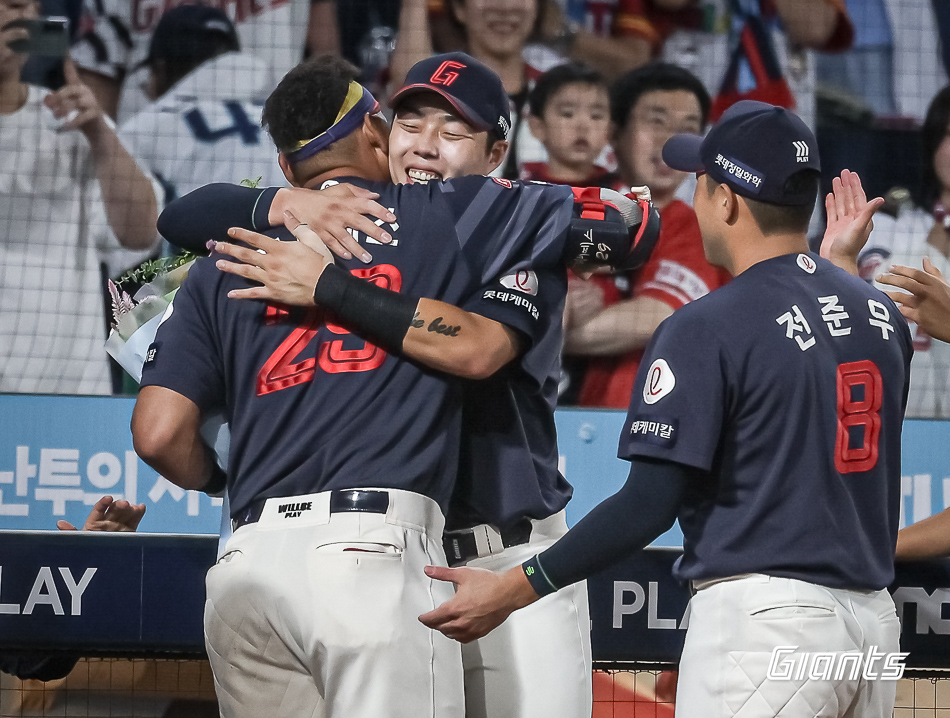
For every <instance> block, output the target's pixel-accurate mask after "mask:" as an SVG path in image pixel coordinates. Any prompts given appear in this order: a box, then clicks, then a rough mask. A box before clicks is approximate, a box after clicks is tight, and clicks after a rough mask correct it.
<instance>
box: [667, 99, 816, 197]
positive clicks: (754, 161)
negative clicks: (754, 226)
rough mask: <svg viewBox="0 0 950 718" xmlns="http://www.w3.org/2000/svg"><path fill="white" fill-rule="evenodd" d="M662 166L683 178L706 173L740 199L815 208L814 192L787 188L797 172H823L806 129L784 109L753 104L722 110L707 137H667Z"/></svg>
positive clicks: (812, 138)
mask: <svg viewBox="0 0 950 718" xmlns="http://www.w3.org/2000/svg"><path fill="white" fill-rule="evenodd" d="M663 161H664V162H666V164H667V165H669V166H670V167H672V168H673V169H675V170H680V171H681V172H706V173H707V174H709V176H710V177H712V178H713V179H714V180H715V181H716V182H721V183H723V184H727V185H729V186H730V187H732V189H733V190H735V192H736V194H739V195H742V196H743V197H747V198H749V199H754V200H758V201H760V202H767V203H769V204H781V205H803V204H809V203H811V202H814V200H815V193H814V191H804V192H799V193H790V192H788V191H787V190H786V188H785V183H786V181H787V180H788V179H789V178H790V177H791V176H792V175H794V174H796V173H798V172H799V171H801V170H815V171H816V172H820V171H821V163H820V162H819V161H818V142H817V141H816V140H815V135H814V134H813V133H812V131H811V130H810V129H808V125H806V124H805V123H804V122H802V119H801V118H800V117H799V116H798V115H796V114H795V113H794V112H791V111H789V110H786V109H785V108H784V107H776V106H775V105H769V104H767V103H765V102H756V101H754V100H743V101H742V102H737V103H736V104H734V105H733V106H732V107H730V108H729V109H728V110H726V111H725V112H724V113H723V114H722V117H720V118H719V121H718V122H717V123H716V124H715V125H713V126H712V128H711V129H710V130H709V133H708V134H707V135H706V136H705V137H700V136H698V135H675V136H674V137H671V138H670V139H669V140H667V142H666V144H665V145H663Z"/></svg>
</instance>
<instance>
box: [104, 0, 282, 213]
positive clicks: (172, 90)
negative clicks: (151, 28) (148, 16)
mask: <svg viewBox="0 0 950 718" xmlns="http://www.w3.org/2000/svg"><path fill="white" fill-rule="evenodd" d="M240 49H241V45H240V41H239V40H238V37H237V32H236V31H235V29H234V25H233V24H232V23H231V21H230V20H228V17H227V15H225V14H224V13H223V12H221V11H220V10H218V9H217V8H213V7H209V6H207V5H180V6H179V7H176V8H173V9H171V10H169V11H168V12H166V13H165V14H164V15H162V18H161V20H160V21H159V23H158V25H157V27H156V28H155V33H154V35H153V36H152V41H151V44H150V45H149V52H148V57H147V58H146V60H145V62H146V64H147V66H148V68H149V86H150V95H151V99H152V100H153V101H152V102H150V103H149V104H148V105H147V106H146V107H145V108H143V109H142V111H141V112H138V113H137V114H135V115H134V116H133V117H131V118H130V119H129V120H128V121H126V122H124V123H123V124H122V126H121V127H120V128H119V136H120V137H121V138H122V139H123V141H125V142H126V143H127V144H128V145H129V147H130V149H131V151H132V153H133V154H134V155H135V156H136V157H138V158H139V159H140V160H141V161H142V162H143V163H144V164H145V165H146V166H147V167H148V168H149V169H150V170H151V171H152V173H153V174H155V175H156V176H158V177H161V178H162V180H163V181H164V182H165V183H166V186H168V187H169V188H170V189H172V190H173V191H174V193H175V195H176V196H177V195H182V194H185V193H186V192H190V191H191V190H193V189H195V188H196V187H199V186H201V185H204V184H207V183H208V182H217V181H221V182H240V181H241V180H242V179H245V178H247V179H251V180H256V179H259V181H260V182H261V183H262V184H263V185H265V186H267V185H274V184H277V185H279V184H282V183H283V175H281V174H280V169H279V168H278V167H277V163H276V162H274V150H273V146H272V145H271V143H270V140H269V138H268V137H267V136H266V135H265V134H264V131H263V130H262V129H261V109H262V108H263V99H264V98H265V97H266V96H267V95H268V94H269V92H270V90H271V88H272V87H273V83H272V80H271V77H270V72H269V70H268V68H267V65H266V63H265V62H264V61H263V60H260V59H258V58H257V57H254V56H253V55H250V54H247V53H242V52H240ZM236 76H239V77H241V78H242V82H241V84H240V85H239V86H235V84H234V82H233V78H234V77H236Z"/></svg>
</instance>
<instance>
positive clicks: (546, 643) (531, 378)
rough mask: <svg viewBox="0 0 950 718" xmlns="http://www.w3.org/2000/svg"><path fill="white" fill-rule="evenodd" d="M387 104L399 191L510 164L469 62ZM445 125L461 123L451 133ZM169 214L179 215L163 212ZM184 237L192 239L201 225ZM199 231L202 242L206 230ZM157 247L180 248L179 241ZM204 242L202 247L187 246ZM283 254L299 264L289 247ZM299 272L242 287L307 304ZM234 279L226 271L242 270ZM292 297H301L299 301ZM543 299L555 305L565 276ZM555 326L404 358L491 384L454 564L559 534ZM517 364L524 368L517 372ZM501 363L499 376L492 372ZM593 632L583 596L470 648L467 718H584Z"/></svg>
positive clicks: (460, 498) (271, 274) (469, 427)
mask: <svg viewBox="0 0 950 718" xmlns="http://www.w3.org/2000/svg"><path fill="white" fill-rule="evenodd" d="M447 72H452V73H454V75H455V77H454V78H453V80H452V82H451V83H445V82H436V80H439V79H442V78H444V77H445V74H446V73H447ZM390 104H391V105H392V106H393V109H394V110H395V113H396V115H395V121H394V125H393V129H392V132H391V134H390V162H389V163H390V169H391V171H392V174H393V177H394V178H395V179H396V180H397V181H400V182H409V183H427V182H430V181H432V180H436V179H437V180H442V179H448V178H451V177H453V176H456V175H457V174H464V173H480V174H484V173H487V172H489V171H491V169H492V167H494V166H496V165H497V164H498V163H499V162H500V161H501V159H502V158H503V157H504V149H505V147H504V145H505V143H504V141H503V138H504V133H503V132H501V133H498V134H495V133H496V132H498V130H497V125H495V124H494V123H493V122H491V120H490V118H492V117H504V116H505V115H506V114H507V107H508V104H507V100H506V98H505V95H504V90H503V88H502V85H501V82H500V80H499V79H498V77H497V76H496V75H495V74H494V73H492V72H491V71H489V70H487V69H486V68H484V67H483V66H482V65H481V64H480V63H478V62H477V61H475V60H473V59H472V58H470V57H468V56H467V55H464V54H462V53H453V54H450V55H441V56H436V57H434V58H430V59H429V60H425V61H422V62H420V63H418V64H417V65H415V66H414V67H413V69H412V71H411V72H410V74H409V76H408V78H407V81H406V86H405V88H403V89H402V90H400V91H399V92H397V93H396V94H395V95H394V97H393V98H392V99H391V101H390ZM450 114H451V115H452V116H453V117H455V118H456V119H454V120H453V119H449V120H448V121H447V120H446V117H447V116H449V115H450ZM460 138H464V139H460ZM466 142H468V143H471V144H469V145H468V147H469V148H470V149H469V151H468V152H467V153H465V152H464V151H463V150H460V149H459V147H460V146H461V147H463V148H464V147H465V146H466ZM472 150H474V151H472ZM196 194H198V193H196ZM248 194H250V193H248ZM284 194H288V193H284ZM307 194H308V193H305V196H304V202H306V199H309V197H308V196H307ZM312 194H313V193H309V195H312ZM280 196H282V195H281V193H280V192H279V193H277V196H276V197H275V199H274V202H273V204H271V205H268V199H267V198H266V197H264V196H261V201H260V202H256V198H255V204H256V214H257V215H258V216H268V214H269V215H271V216H272V215H273V214H274V205H277V204H278V200H279V197H280ZM174 211H175V207H174V206H173V207H170V208H169V212H172V213H173V212H174ZM293 211H294V212H300V213H303V214H306V216H307V217H308V224H309V225H310V229H317V230H318V231H319V227H318V222H319V217H318V214H317V213H316V212H314V211H313V209H312V208H310V207H308V206H307V205H306V204H297V205H295V207H294V210H293ZM166 214H168V212H166ZM249 215H250V212H248V213H247V216H249ZM163 222H164V219H163ZM181 224H182V225H183V228H189V230H190V231H191V232H192V233H195V232H196V231H198V230H196V226H198V223H192V222H191V221H190V220H189V221H187V222H182V223H181ZM164 228H165V227H164V224H163V229H164ZM200 231H201V232H207V231H208V230H207V227H202V229H201V230H200ZM165 234H166V236H168V237H169V238H170V239H172V240H173V241H181V236H180V235H179V233H178V232H171V231H166V232H165ZM202 236H207V235H206V234H196V235H195V238H196V239H197V238H198V237H202ZM218 249H219V251H222V252H225V253H227V254H231V255H233V256H236V257H237V258H238V259H242V260H245V261H247V262H249V263H250V264H252V265H254V266H257V265H259V264H260V261H259V257H257V256H255V255H253V254H248V253H247V250H240V249H233V248H231V247H229V246H225V245H219V247H218ZM280 251H281V252H282V253H286V254H290V253H292V252H294V251H297V255H300V254H305V253H302V252H300V251H299V248H294V247H292V246H285V247H281V248H280ZM305 259H306V257H301V258H299V259H298V260H297V261H285V262H284V266H286V267H287V268H288V269H289V270H292V271H294V272H295V274H296V276H294V277H289V276H278V274H277V270H276V269H275V268H273V267H264V272H265V273H266V274H265V275H264V276H261V274H259V273H255V274H254V275H253V276H252V275H250V274H245V275H244V276H252V278H254V279H257V280H259V281H263V282H264V284H265V288H266V289H267V290H268V291H270V292H273V293H266V294H262V295H259V296H264V297H266V298H268V299H270V300H272V301H273V300H277V301H281V302H283V303H290V304H295V303H303V304H307V303H310V302H311V296H310V295H311V291H310V290H309V287H312V286H313V284H314V283H315V281H316V278H315V276H314V275H313V272H314V271H315V270H312V269H309V268H308V267H307V264H306V262H305ZM312 259H313V260H314V261H316V258H315V257H313V258H312ZM239 266H240V265H233V264H225V265H222V268H224V269H225V270H226V271H239V270H238V267H239ZM536 282H537V279H536V277H535V275H534V272H533V271H531V270H528V271H524V272H520V273H517V274H514V275H510V276H508V277H505V278H502V280H501V284H500V286H498V287H497V288H496V290H495V292H498V291H501V292H502V293H503V295H504V296H509V295H510V296H517V294H516V292H517V291H519V290H520V291H525V292H526V293H527V294H528V295H535V294H536V293H537V292H538V291H539V290H538V287H537V286H535V284H536ZM294 290H302V291H300V293H299V294H296V295H295V294H294V293H293V292H294ZM512 290H515V291H512ZM544 291H545V292H548V293H550V294H551V295H552V296H553V297H554V298H555V301H556V302H557V304H558V306H559V307H560V306H562V305H563V300H564V286H563V275H562V276H561V278H560V279H559V280H558V282H557V283H554V282H549V283H548V285H547V287H545V289H544ZM559 315H560V311H558V313H557V315H554V314H552V315H550V316H548V317H542V319H541V321H542V322H544V327H543V330H542V331H539V333H538V336H539V340H538V341H537V342H536V343H535V344H534V345H533V346H532V347H531V348H530V349H529V350H528V351H526V352H524V353H523V354H521V347H520V346H519V344H518V343H517V342H515V341H510V340H509V341H508V342H507V343H503V344H501V345H500V346H502V347H503V348H504V350H505V351H504V352H503V353H501V354H497V353H493V352H491V351H488V350H487V349H488V348H489V346H491V345H488V344H485V343H479V342H467V343H457V344H456V345H455V346H453V347H452V349H453V352H452V354H451V355H447V352H446V351H445V350H444V349H442V350H441V351H440V352H439V353H438V354H436V353H419V352H412V351H411V350H410V348H408V347H403V351H404V353H405V354H406V355H407V356H408V357H410V358H412V359H415V360H418V361H423V362H425V363H426V364H427V365H429V366H432V367H434V368H437V369H441V370H443V371H448V372H450V373H454V374H458V375H462V376H466V377H469V378H481V379H484V378H485V377H486V376H488V375H492V376H490V378H487V379H486V380H484V381H480V382H478V383H477V384H474V383H470V384H466V385H465V403H464V407H465V408H464V411H463V434H462V436H463V438H462V462H461V464H460V469H459V483H458V485H457V488H456V491H455V493H454V495H453V498H452V502H451V504H450V509H449V513H448V516H447V531H446V534H445V548H446V552H447V554H448V555H449V560H450V562H451V563H453V564H456V565H461V564H470V565H476V566H485V567H491V568H509V567H510V566H514V565H517V564H519V563H520V562H521V561H523V560H525V559H526V558H527V557H529V556H531V555H533V554H534V553H536V552H538V551H539V550H543V549H544V548H546V547H547V546H548V545H550V544H551V543H552V542H553V541H554V540H555V538H557V537H558V536H560V535H562V534H563V533H564V532H565V531H566V530H567V529H566V522H565V518H564V506H565V504H566V503H567V501H568V500H569V498H570V496H571V492H572V489H571V487H570V485H569V484H568V483H567V482H566V481H565V480H564V478H563V476H561V474H560V473H559V471H558V468H557V457H558V453H557V441H556V433H555V427H554V422H553V408H554V405H555V400H556V386H557V381H556V379H557V375H558V368H559V356H558V354H559V348H560V346H561V334H560V330H561V323H560V321H559ZM482 321H484V320H482ZM356 330H357V331H358V330H359V326H358V325H357V327H356ZM470 336H471V335H470ZM519 354H521V356H520V358H519V361H516V362H513V361H512V360H514V359H516V358H518V355H519ZM508 364H510V366H509V367H508V368H506V369H505V370H504V371H502V372H498V371H497V370H498V369H500V368H501V367H502V366H505V365H508ZM473 367H477V371H475V372H473V370H472V369H473ZM589 625H590V619H589V613H588V608H587V594H586V587H585V586H584V585H583V584H579V585H576V586H573V587H569V588H568V589H566V590H564V591H561V592H558V593H557V594H555V595H552V596H550V597H548V598H546V599H545V600H544V601H542V602H539V603H538V604H537V605H536V606H534V607H532V610H531V611H528V612H524V613H523V614H519V615H518V616H517V617H516V619H515V620H513V621H511V622H510V623H509V624H506V626H505V628H504V630H503V631H500V632H498V633H497V634H493V635H492V636H489V637H487V638H486V639H485V640H483V641H480V642H478V644H476V645H472V646H466V647H464V648H463V660H464V663H465V675H466V712H467V715H469V716H483V715H488V716H493V715H517V716H549V715H551V714H552V713H553V714H555V715H559V714H562V715H586V714H589V713H590V711H591V687H590V675H591V666H590V663H591V659H590V638H589ZM542 629H543V630H542Z"/></svg>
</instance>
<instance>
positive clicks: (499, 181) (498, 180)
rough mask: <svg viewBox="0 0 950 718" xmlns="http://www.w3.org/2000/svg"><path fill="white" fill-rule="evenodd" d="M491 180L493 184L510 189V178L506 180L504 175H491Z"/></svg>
mask: <svg viewBox="0 0 950 718" xmlns="http://www.w3.org/2000/svg"><path fill="white" fill-rule="evenodd" d="M492 181H493V182H494V183H495V184H500V185H501V186H502V187H504V188H505V189H511V186H512V185H511V180H507V179H505V178H504V177H492Z"/></svg>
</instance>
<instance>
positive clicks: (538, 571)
mask: <svg viewBox="0 0 950 718" xmlns="http://www.w3.org/2000/svg"><path fill="white" fill-rule="evenodd" d="M521 568H522V569H523V570H524V575H525V578H527V579H528V583H530V584H531V588H533V589H534V592H535V593H536V594H538V596H540V597H542V598H543V597H544V596H547V595H548V594H549V593H554V592H555V591H557V586H555V585H554V584H553V583H551V579H549V578H548V576H547V574H546V573H545V572H544V569H543V568H541V561H540V560H539V559H538V554H535V555H534V556H532V557H531V558H529V559H528V560H527V561H525V562H524V563H523V564H521Z"/></svg>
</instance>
